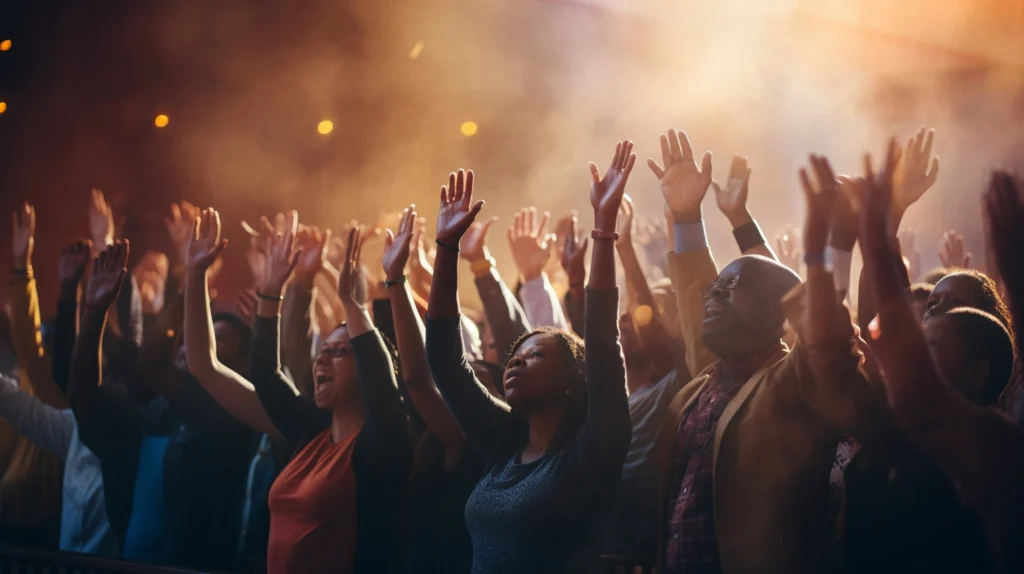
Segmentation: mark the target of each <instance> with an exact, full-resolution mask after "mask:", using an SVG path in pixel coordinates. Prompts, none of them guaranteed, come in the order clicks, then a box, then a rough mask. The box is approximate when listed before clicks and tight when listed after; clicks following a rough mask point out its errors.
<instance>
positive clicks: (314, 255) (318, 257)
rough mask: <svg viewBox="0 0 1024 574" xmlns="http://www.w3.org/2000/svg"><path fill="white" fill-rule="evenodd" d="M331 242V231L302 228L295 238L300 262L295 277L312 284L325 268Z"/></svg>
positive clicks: (297, 264) (317, 228) (308, 227)
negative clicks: (328, 244) (328, 246)
mask: <svg viewBox="0 0 1024 574" xmlns="http://www.w3.org/2000/svg"><path fill="white" fill-rule="evenodd" d="M330 240H331V230H330V229H328V230H327V231H321V230H320V228H319V227H315V226H300V227H299V230H298V233H297V235H296V236H295V249H296V250H298V252H299V256H298V261H297V263H296V265H295V277H296V280H298V279H299V278H301V279H303V280H305V281H307V282H310V283H311V282H312V281H313V277H315V276H316V274H317V273H319V272H320V270H321V269H323V267H324V259H325V258H326V257H327V243H328V242H329V241H330Z"/></svg>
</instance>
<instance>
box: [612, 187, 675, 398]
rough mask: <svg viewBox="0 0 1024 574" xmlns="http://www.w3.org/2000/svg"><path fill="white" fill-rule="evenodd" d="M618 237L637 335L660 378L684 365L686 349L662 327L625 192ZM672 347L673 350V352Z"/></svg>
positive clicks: (630, 201)
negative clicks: (634, 237)
mask: <svg viewBox="0 0 1024 574" xmlns="http://www.w3.org/2000/svg"><path fill="white" fill-rule="evenodd" d="M618 230H619V231H618V232H619V239H618V240H617V241H616V242H615V248H616V250H617V251H618V253H619V260H620V261H622V267H623V270H624V271H625V272H626V289H628V290H629V292H630V293H631V294H632V297H630V300H631V301H632V302H633V305H634V306H633V308H631V309H629V310H628V311H629V313H630V314H631V315H632V316H633V324H634V325H635V326H636V332H637V337H639V339H640V344H641V345H642V346H643V348H644V351H645V352H646V353H647V355H648V356H649V357H650V358H651V362H652V364H653V366H654V373H653V378H654V380H656V381H657V380H661V379H662V378H663V377H665V375H667V374H669V373H670V372H671V371H672V370H673V369H675V368H676V367H677V364H678V366H679V367H685V366H686V351H685V349H684V348H683V345H682V342H681V341H680V342H676V341H673V340H672V338H671V337H670V336H669V334H668V332H667V331H666V330H665V328H664V327H663V326H662V323H661V318H660V317H659V313H658V306H657V305H656V304H655V302H654V294H652V293H651V286H650V285H648V284H647V278H646V277H645V276H644V272H643V268H642V267H641V266H640V259H639V258H638V257H637V253H636V246H635V245H634V244H633V200H632V199H630V197H629V196H628V195H626V196H623V198H622V209H621V213H620V214H619V220H618ZM674 350H675V352H673V351H674Z"/></svg>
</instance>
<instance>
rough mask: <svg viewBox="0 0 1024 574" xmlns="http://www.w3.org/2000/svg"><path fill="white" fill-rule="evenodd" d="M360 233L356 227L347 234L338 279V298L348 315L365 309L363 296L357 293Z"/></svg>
mask: <svg viewBox="0 0 1024 574" xmlns="http://www.w3.org/2000/svg"><path fill="white" fill-rule="evenodd" d="M362 231H363V230H362V228H361V227H359V226H356V227H353V228H352V229H351V230H350V231H349V232H348V242H347V244H346V250H345V260H344V261H343V262H342V264H341V269H340V272H341V273H340V275H339V277H338V298H340V299H341V304H342V305H344V306H345V309H346V312H347V313H348V314H349V315H351V314H352V310H358V311H362V310H365V309H366V300H365V299H366V297H365V294H360V293H359V290H360V287H359V283H360V271H359V269H360V267H361V266H362V257H363V241H364V236H363V233H362Z"/></svg>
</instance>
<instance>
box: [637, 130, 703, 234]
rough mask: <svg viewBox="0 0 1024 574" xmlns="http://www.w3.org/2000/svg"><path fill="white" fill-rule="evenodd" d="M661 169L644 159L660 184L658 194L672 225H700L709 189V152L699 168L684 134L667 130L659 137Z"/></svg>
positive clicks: (655, 163) (651, 161)
mask: <svg viewBox="0 0 1024 574" xmlns="http://www.w3.org/2000/svg"><path fill="white" fill-rule="evenodd" d="M661 158H662V162H663V163H664V167H662V166H660V165H658V162H656V161H654V160H653V159H651V158H647V165H648V166H649V167H650V168H651V171H653V172H654V175H655V176H657V178H658V180H659V181H660V182H661V194H662V195H663V196H665V203H666V204H667V205H668V207H669V209H670V210H671V211H672V217H673V219H674V220H675V222H676V223H686V222H694V221H700V219H701V211H700V204H701V202H702V201H704V196H705V195H706V194H707V192H708V186H710V185H711V152H707V153H705V154H704V159H703V160H702V162H701V168H700V169H699V170H698V169H697V164H696V162H694V160H693V148H692V147H691V146H690V140H688V139H687V138H686V134H685V133H684V132H681V131H678V130H668V134H666V135H663V136H661Z"/></svg>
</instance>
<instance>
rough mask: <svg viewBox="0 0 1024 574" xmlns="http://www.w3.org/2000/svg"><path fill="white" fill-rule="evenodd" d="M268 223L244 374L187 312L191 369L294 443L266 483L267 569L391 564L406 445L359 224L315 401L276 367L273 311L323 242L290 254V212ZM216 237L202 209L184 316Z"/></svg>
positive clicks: (256, 423)
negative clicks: (278, 224)
mask: <svg viewBox="0 0 1024 574" xmlns="http://www.w3.org/2000/svg"><path fill="white" fill-rule="evenodd" d="M266 227H267V228H268V229H267V230H266V232H265V233H264V237H263V240H264V241H265V244H266V257H267V264H266V269H267V272H266V276H265V277H263V278H261V280H260V281H259V296H260V303H259V307H258V310H257V317H256V320H255V325H254V335H253V346H252V351H253V352H252V354H251V357H252V358H251V364H250V367H249V376H250V380H251V383H250V382H249V381H246V380H245V379H243V378H241V377H240V376H238V375H237V374H236V373H233V372H231V371H230V370H228V369H226V368H225V367H224V366H223V365H220V364H219V363H217V362H216V359H215V353H214V355H213V357H212V358H211V356H209V355H208V354H207V352H206V351H207V350H208V349H210V348H212V345H211V344H210V338H209V330H208V329H203V328H202V327H201V325H199V324H200V323H201V321H194V322H193V326H192V328H191V329H190V328H189V322H188V319H186V329H185V331H186V333H185V337H186V346H187V348H188V349H189V368H190V370H193V374H195V375H196V377H197V378H198V379H199V380H200V381H201V382H202V384H203V386H204V387H205V388H206V389H207V391H208V392H210V394H211V395H213V396H214V398H216V399H217V401H218V402H219V403H220V404H221V405H222V406H223V407H224V408H225V409H226V410H227V411H228V412H229V413H231V414H232V415H233V416H235V417H236V418H238V419H239V420H241V421H243V422H246V423H247V424H249V425H250V426H253V427H254V428H257V429H258V430H262V431H263V432H267V433H268V434H270V435H271V436H275V437H278V438H283V439H285V440H287V441H288V442H289V443H291V444H292V445H295V446H296V450H295V454H294V456H293V457H292V459H291V461H290V462H289V463H288V465H287V466H286V467H285V468H284V470H283V471H282V472H281V474H280V476H278V478H277V480H276V481H275V482H274V485H273V487H272V488H271V490H270V544H269V547H268V551H267V571H268V572H269V573H270V574H294V573H299V572H301V573H303V574H306V573H309V574H316V573H324V574H327V573H330V574H335V573H345V572H373V573H387V572H397V571H399V569H400V565H401V560H400V553H398V552H395V550H394V549H395V548H396V547H397V546H398V542H399V537H398V512H399V502H400V500H401V499H402V489H403V486H404V484H405V481H406V477H407V475H408V469H409V465H410V460H411V453H412V447H411V441H410V438H409V434H408V426H407V422H408V421H407V418H406V414H405V410H404V408H403V406H402V401H401V398H400V395H399V392H398V387H397V383H396V375H395V369H394V366H393V363H392V360H391V355H390V354H389V352H388V350H387V347H386V346H385V343H384V340H383V338H382V337H381V336H380V334H379V333H378V332H377V330H376V329H375V328H374V327H373V323H372V321H371V320H370V316H369V313H368V312H367V310H366V307H365V305H363V304H362V303H361V302H359V301H357V300H356V297H355V294H354V289H355V281H354V280H353V276H354V274H355V270H356V269H358V266H359V257H360V251H361V238H360V236H359V230H358V229H354V230H353V231H352V233H351V234H350V236H349V242H348V253H347V257H346V260H345V262H344V266H343V269H342V272H341V279H340V282H339V296H340V297H341V300H342V302H343V303H344V305H345V311H346V314H347V319H348V322H347V324H343V325H341V326H339V327H338V328H336V329H335V330H334V331H333V332H332V333H331V334H330V335H329V336H328V337H327V340H326V341H325V343H324V345H323V347H322V348H321V349H320V351H319V352H318V353H317V355H316V359H315V362H314V366H313V373H314V377H315V387H314V400H315V403H316V404H315V405H314V404H312V403H310V402H309V401H308V400H306V399H303V398H301V397H299V395H298V392H297V391H296V389H295V387H294V385H293V384H292V382H291V381H290V380H289V379H288V377H287V376H286V375H285V374H284V373H283V372H282V371H281V363H280V344H279V340H278V319H279V308H280V302H281V299H282V297H281V293H282V292H283V290H284V286H285V283H287V281H288V280H289V279H290V278H291V276H292V274H293V271H294V272H295V274H296V280H311V278H312V276H315V274H316V272H317V271H318V270H319V269H320V268H321V266H322V264H323V245H322V244H321V246H320V249H312V250H305V251H304V252H301V253H298V254H295V255H293V254H292V244H293V240H294V235H295V231H296V227H297V215H296V214H295V213H294V212H293V213H292V218H291V226H290V229H289V230H286V232H285V233H276V234H275V233H273V232H272V231H271V230H270V229H269V225H267V226H266ZM325 242H326V241H325ZM225 245H226V242H224V241H221V240H220V223H219V218H218V216H217V214H216V212H214V211H212V210H209V211H207V212H204V214H203V218H202V222H201V223H200V224H199V225H198V231H197V234H196V238H195V239H193V241H192V242H191V244H190V246H189V250H190V258H189V259H190V262H191V261H194V262H195V263H190V267H194V269H191V268H190V274H192V275H194V276H197V279H196V280H195V281H194V284H190V285H189V287H188V288H187V290H188V291H187V293H186V315H187V317H199V316H201V314H202V313H204V309H203V307H204V306H205V308H206V309H208V308H209V300H208V296H209V295H208V292H207V289H206V282H205V269H206V267H208V266H209V264H211V263H212V262H213V260H214V259H216V257H217V255H218V254H219V253H220V251H221V250H222V249H223V248H224V247H225ZM193 254H194V257H193V256H192V255H193ZM200 276H201V278H199V277H200ZM190 294H191V295H190ZM190 300H191V301H192V305H191V306H189V301H190ZM204 332H205V337H204V336H203V335H204ZM190 338H191V339H193V346H192V347H189V346H188V344H189V339H190ZM204 338H205V340H203V339H204ZM193 347H194V348H195V352H193V351H192V349H193Z"/></svg>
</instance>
